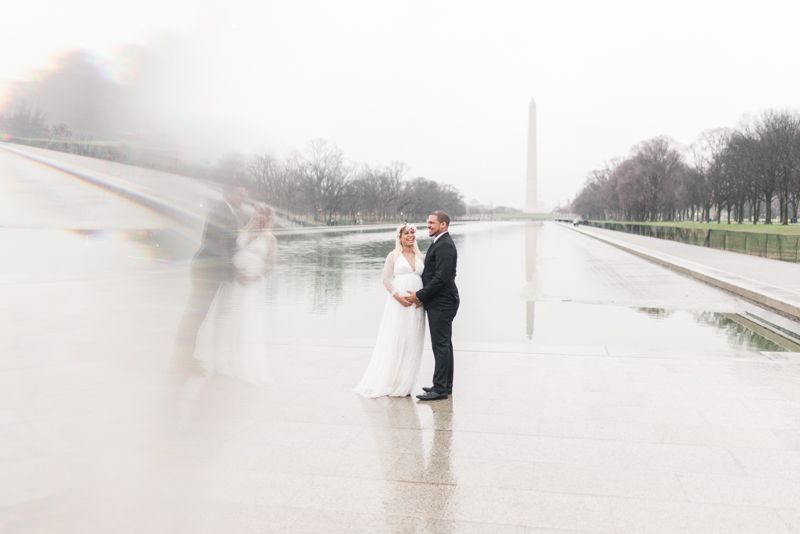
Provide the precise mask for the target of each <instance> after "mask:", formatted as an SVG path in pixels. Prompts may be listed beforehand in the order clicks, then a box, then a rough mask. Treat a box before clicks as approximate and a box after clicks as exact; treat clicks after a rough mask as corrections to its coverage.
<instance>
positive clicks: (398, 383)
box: [353, 224, 425, 398]
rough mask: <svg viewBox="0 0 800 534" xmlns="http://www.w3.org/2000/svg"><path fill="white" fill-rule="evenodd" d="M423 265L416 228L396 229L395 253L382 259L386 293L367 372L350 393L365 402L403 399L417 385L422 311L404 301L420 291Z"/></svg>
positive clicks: (423, 317) (423, 321) (423, 332)
mask: <svg viewBox="0 0 800 534" xmlns="http://www.w3.org/2000/svg"><path fill="white" fill-rule="evenodd" d="M424 266H425V264H424V261H423V258H422V253H420V251H419V247H418V246H417V228H416V227H415V226H414V225H413V224H403V225H401V226H400V227H399V228H398V229H397V240H396V247H395V250H393V251H392V252H390V253H389V255H388V256H387V257H386V264H385V265H384V268H383V285H384V286H386V289H387V291H388V292H389V297H388V298H387V299H386V305H385V306H384V308H383V317H382V318H381V325H380V328H379V329H378V339H377V341H376V342H375V350H374V351H373V352H372V359H371V360H370V362H369V367H368V368H367V372H366V373H364V377H363V378H362V379H361V382H360V383H359V384H358V386H357V387H356V388H355V389H354V390H353V391H355V392H356V393H358V394H359V395H363V396H364V397H368V398H375V397H382V396H384V395H389V396H390V397H406V396H408V395H410V394H411V391H412V390H413V389H414V386H415V385H416V383H417V376H418V375H419V367H420V362H421V361H422V346H423V342H424V338H425V311H424V309H423V308H421V307H418V306H417V305H415V304H412V303H411V301H410V300H408V295H409V294H410V293H411V292H415V291H418V290H419V289H421V288H422V269H423V268H424Z"/></svg>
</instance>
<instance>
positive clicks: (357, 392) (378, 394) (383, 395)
mask: <svg viewBox="0 0 800 534" xmlns="http://www.w3.org/2000/svg"><path fill="white" fill-rule="evenodd" d="M351 391H352V392H353V393H356V394H358V395H361V396H362V397H364V398H365V399H377V398H379V397H410V396H411V392H409V393H405V394H403V393H376V394H372V393H363V392H361V391H358V390H357V389H352V390H351Z"/></svg>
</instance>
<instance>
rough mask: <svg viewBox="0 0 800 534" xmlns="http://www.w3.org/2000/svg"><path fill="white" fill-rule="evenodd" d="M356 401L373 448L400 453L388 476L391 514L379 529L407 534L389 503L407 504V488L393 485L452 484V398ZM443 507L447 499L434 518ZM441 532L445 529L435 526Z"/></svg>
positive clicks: (387, 494) (389, 509)
mask: <svg viewBox="0 0 800 534" xmlns="http://www.w3.org/2000/svg"><path fill="white" fill-rule="evenodd" d="M360 400H361V406H362V408H363V410H364V414H365V416H366V420H367V423H368V425H369V430H370V433H371V436H372V439H373V440H374V443H375V449H376V450H379V451H394V452H400V453H402V455H401V457H400V459H399V460H397V462H396V463H394V466H393V467H392V468H391V470H390V471H389V475H388V476H387V480H388V481H389V483H387V488H388V490H387V493H386V496H385V501H384V504H385V508H386V509H387V511H389V512H390V513H388V514H386V515H384V517H383V518H382V519H381V521H383V525H382V527H383V528H382V530H385V531H388V532H393V533H397V534H400V533H404V532H408V524H407V523H404V522H398V521H397V518H396V517H395V518H393V517H392V514H391V510H392V507H393V503H402V502H405V501H408V499H409V494H408V493H409V488H408V486H407V485H402V484H392V482H409V483H422V484H438V485H455V484H456V482H457V481H456V476H455V473H454V472H453V469H452V467H453V466H452V435H453V433H452V431H451V430H450V429H451V426H452V420H453V416H454V401H453V396H452V395H451V396H450V397H449V398H448V399H446V400H441V401H435V402H418V401H416V399H414V398H413V397H410V396H409V397H380V398H377V399H365V398H361V399H360ZM387 467H388V466H387ZM411 491H413V490H411ZM447 504H448V502H447V501H444V502H442V503H440V504H439V506H440V507H441V509H438V510H433V512H434V514H433V515H436V516H439V517H441V515H442V514H443V513H444V508H446V506H447ZM418 521H420V522H424V521H425V520H424V519H419V520H418ZM439 528H444V527H443V526H442V525H439ZM444 532H446V531H444Z"/></svg>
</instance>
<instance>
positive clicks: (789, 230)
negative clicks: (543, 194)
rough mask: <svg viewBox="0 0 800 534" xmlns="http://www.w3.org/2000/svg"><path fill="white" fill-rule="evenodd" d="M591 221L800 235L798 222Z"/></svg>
mask: <svg viewBox="0 0 800 534" xmlns="http://www.w3.org/2000/svg"><path fill="white" fill-rule="evenodd" d="M592 222H600V223H602V222H608V223H622V224H644V225H647V226H677V227H680V228H694V229H699V230H728V231H731V232H757V233H759V234H780V235H800V224H790V225H788V226H781V225H780V224H774V223H773V224H763V223H759V224H752V223H744V224H736V223H733V222H732V223H731V224H727V223H726V222H724V221H723V222H722V223H720V224H717V223H715V222H713V223H701V222H683V221H672V222H669V221H667V222H633V221H592Z"/></svg>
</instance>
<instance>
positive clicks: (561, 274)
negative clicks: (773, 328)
mask: <svg viewBox="0 0 800 534" xmlns="http://www.w3.org/2000/svg"><path fill="white" fill-rule="evenodd" d="M451 234H452V235H453V239H454V240H455V242H456V245H457V247H458V251H459V262H458V277H457V280H456V282H457V284H458V287H459V291H460V293H461V302H462V304H461V309H460V310H459V313H458V316H457V318H456V320H455V323H454V340H455V342H456V343H458V342H459V341H464V342H466V341H468V342H487V343H534V344H542V345H585V346H590V345H591V346H597V345H604V346H615V347H641V348H645V347H647V348H660V349H693V350H719V349H738V350H770V351H773V350H774V351H777V350H782V349H781V348H780V347H778V346H777V345H776V344H775V343H773V342H771V341H769V340H767V339H765V338H763V337H762V336H760V335H758V334H756V333H754V332H752V331H750V330H748V329H747V328H745V327H742V326H741V325H739V324H738V323H736V322H734V321H732V320H731V319H729V318H728V317H726V316H725V315H723V314H731V313H737V312H738V311H739V308H740V306H741V303H740V302H739V301H737V299H735V298H734V297H733V296H731V295H728V294H727V293H724V292H722V291H719V290H716V289H714V288H712V287H709V286H706V285H704V284H702V283H700V282H697V281H694V280H691V279H688V278H686V277H683V276H681V275H679V274H676V273H673V272H671V271H669V270H667V269H664V268H662V267H659V266H657V265H654V264H652V263H649V262H647V261H645V260H642V259H640V258H637V257H635V256H633V255H630V254H627V253H625V252H622V251H619V250H617V249H614V248H612V247H610V246H608V245H605V244H602V243H600V242H598V241H595V240H593V239H590V238H587V237H585V236H582V235H579V234H577V233H575V232H571V231H570V230H569V229H566V228H563V227H561V226H558V225H557V224H552V223H544V224H542V223H517V222H514V223H499V222H487V223H469V224H461V225H454V226H453V228H452V231H451ZM278 240H279V265H278V266H277V267H276V269H275V270H274V272H272V273H271V275H270V281H269V284H268V290H267V292H266V294H265V295H264V299H263V302H262V305H263V306H265V307H267V308H268V310H269V312H268V316H269V321H270V325H271V328H272V329H273V330H274V333H275V336H276V337H311V338H350V339H352V338H363V339H370V338H372V336H373V335H374V334H375V332H377V329H378V324H379V321H380V313H381V311H382V307H383V303H384V300H385V299H386V297H387V294H386V290H385V289H384V288H383V285H382V284H381V281H380V278H381V271H382V268H383V263H384V260H385V258H386V255H387V254H388V253H389V252H390V251H391V250H393V248H394V234H393V232H392V231H391V230H382V231H375V230H362V231H350V232H330V233H329V232H321V233H302V234H292V233H287V234H280V233H279V234H278ZM430 242H431V239H430V238H428V237H427V235H425V231H424V230H423V231H421V232H420V237H419V244H420V248H421V249H422V251H423V252H424V251H425V250H426V249H427V248H428V246H429V244H430Z"/></svg>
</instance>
